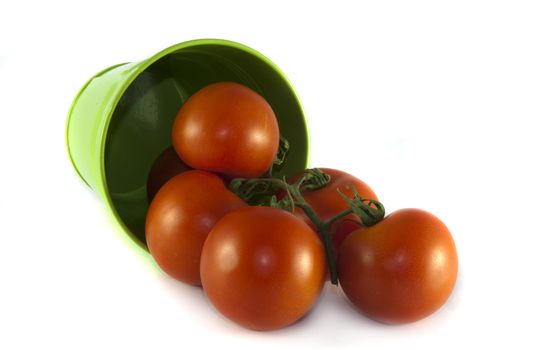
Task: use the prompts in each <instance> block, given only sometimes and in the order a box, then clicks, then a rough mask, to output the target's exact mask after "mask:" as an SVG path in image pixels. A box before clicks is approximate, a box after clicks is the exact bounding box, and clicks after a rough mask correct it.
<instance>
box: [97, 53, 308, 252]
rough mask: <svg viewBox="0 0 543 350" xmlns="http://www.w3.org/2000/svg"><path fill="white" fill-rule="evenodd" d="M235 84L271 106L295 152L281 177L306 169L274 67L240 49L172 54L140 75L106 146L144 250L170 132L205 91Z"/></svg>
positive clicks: (291, 104) (124, 216)
mask: <svg viewBox="0 0 543 350" xmlns="http://www.w3.org/2000/svg"><path fill="white" fill-rule="evenodd" d="M219 81H233V82H238V83H241V84H243V85H246V86H247V87H249V88H251V89H253V90H255V91H256V92H258V93H259V94H261V95H262V96H263V97H264V98H265V99H266V100H267V101H268V103H270V105H271V106H272V108H273V110H274V112H275V115H276V117H277V120H278V124H279V128H280V131H281V135H282V136H284V137H286V138H287V139H288V141H289V142H290V145H291V147H290V152H289V155H288V158H287V160H286V163H285V166H284V168H283V169H282V172H281V174H279V175H286V176H290V175H293V174H294V173H296V172H299V171H301V170H303V169H304V168H305V165H306V158H307V152H308V150H307V143H308V140H307V133H306V125H305V121H304V117H303V112H302V110H301V108H300V105H299V103H298V100H297V98H296V96H295V95H294V93H293V91H292V89H291V87H290V86H289V85H288V83H286V82H285V80H284V79H283V78H282V77H281V75H280V73H278V72H277V71H276V70H275V69H274V68H273V67H272V66H270V65H269V64H268V63H266V62H265V61H263V60H262V59H260V58H259V57H257V56H255V55H254V54H251V53H249V52H246V51H243V50H241V49H239V48H235V47H229V46H224V45H211V44H209V45H200V46H195V47H190V48H184V49H180V50H179V51H176V52H173V53H170V54H168V55H166V56H164V57H162V58H161V59H159V60H158V61H156V62H155V63H153V64H152V65H150V66H149V67H148V68H147V69H146V70H145V71H144V72H142V73H141V74H140V75H139V76H138V77H137V78H136V79H135V80H134V81H133V82H132V84H131V85H130V86H129V87H128V88H127V90H126V91H125V93H124V94H123V96H122V97H121V99H120V102H119V103H118V105H117V107H116V109H115V111H114V113H113V116H112V119H111V122H110V125H109V128H108V132H107V138H106V147H105V155H104V159H105V173H106V180H107V186H108V191H109V194H110V197H111V199H112V201H113V204H114V206H115V209H116V211H117V213H118V215H119V217H120V218H121V220H122V221H123V222H124V224H125V226H126V227H127V228H128V229H129V230H130V231H131V233H132V234H133V235H134V236H135V237H136V238H137V239H138V240H139V241H141V242H142V243H144V244H145V216H146V213H147V209H148V200H147V192H146V182H147V176H148V174H149V171H150V169H151V166H152V165H153V163H154V161H155V160H156V158H157V157H158V156H159V155H160V154H161V153H162V151H164V150H165V149H166V148H168V147H170V146H171V144H172V142H171V129H172V124H173V120H174V118H175V116H176V114H177V111H178V110H179V108H180V107H181V105H182V104H183V102H184V101H186V99H187V98H188V97H190V96H191V95H192V94H193V93H195V92H196V91H198V90H199V89H201V88H203V87H204V86H206V85H208V84H211V83H214V82H219Z"/></svg>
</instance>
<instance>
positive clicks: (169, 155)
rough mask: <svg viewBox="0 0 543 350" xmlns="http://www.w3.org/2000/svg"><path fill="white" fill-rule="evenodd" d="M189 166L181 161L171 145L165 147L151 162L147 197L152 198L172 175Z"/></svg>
mask: <svg viewBox="0 0 543 350" xmlns="http://www.w3.org/2000/svg"><path fill="white" fill-rule="evenodd" d="M190 169H191V168H190V167H189V166H188V165H186V164H185V163H183V161H182V160H181V158H179V156H178V155H177V153H175V150H174V149H173V147H169V148H167V149H166V150H165V151H164V152H162V153H161V154H160V156H158V158H157V159H156V160H155V162H154V163H153V166H152V167H151V171H150V172H149V176H148V177H147V199H148V200H149V202H151V201H152V200H153V198H154V197H155V195H156V193H157V192H158V190H159V189H160V188H161V187H162V186H163V185H164V184H165V183H166V182H167V181H168V180H169V179H171V178H172V177H174V176H175V175H177V174H180V173H182V172H184V171H187V170H190Z"/></svg>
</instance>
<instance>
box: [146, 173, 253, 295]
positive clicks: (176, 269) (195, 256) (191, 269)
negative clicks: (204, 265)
mask: <svg viewBox="0 0 543 350" xmlns="http://www.w3.org/2000/svg"><path fill="white" fill-rule="evenodd" d="M244 205H245V203H244V202H243V201H242V200H241V199H239V198H238V197H237V196H236V195H235V194H233V193H232V192H230V191H228V190H227V189H226V187H225V186H224V183H223V181H222V180H221V179H220V178H219V177H218V176H216V175H214V174H211V173H208V172H205V171H199V170H191V171H187V172H184V173H182V174H180V175H177V176H175V177H174V178H172V179H171V180H169V181H168V182H166V184H165V185H164V186H162V188H161V189H160V190H159V191H158V193H157V194H156V196H155V198H154V199H153V201H152V202H151V206H150V207H149V211H148V212H147V222H146V225H145V235H146V239H147V246H148V247H149V251H150V252H151V255H152V256H153V258H154V259H155V261H156V262H157V264H158V265H159V266H160V268H161V269H162V270H164V272H166V273H167V274H168V275H170V276H172V277H173V278H175V279H178V280H180V281H182V282H185V283H189V284H194V285H200V284H201V282H200V255H201V252H202V246H203V245H204V241H205V239H206V237H207V234H208V233H209V231H210V230H211V228H212V227H213V225H215V223H216V222H217V221H218V220H219V219H220V218H221V217H222V216H224V215H225V214H226V213H228V212H230V211H232V210H234V209H237V208H240V207H242V206H244Z"/></svg>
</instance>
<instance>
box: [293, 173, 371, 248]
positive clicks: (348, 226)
mask: <svg viewBox="0 0 543 350" xmlns="http://www.w3.org/2000/svg"><path fill="white" fill-rule="evenodd" d="M321 170H322V171H323V172H324V173H326V174H328V175H330V182H329V183H328V184H327V185H326V186H324V187H323V188H320V189H318V190H315V191H306V192H303V193H302V196H303V197H304V199H305V201H306V202H307V203H308V204H309V205H311V207H312V208H313V209H314V210H315V212H316V213H317V214H318V215H319V217H320V218H321V220H323V221H328V220H330V219H331V218H332V217H333V216H334V215H336V214H337V213H339V212H341V211H343V210H345V209H348V208H349V205H348V204H347V202H345V200H344V199H343V198H342V197H341V195H340V194H339V193H338V192H337V189H338V188H339V190H340V191H341V192H343V193H344V194H345V195H347V196H349V197H352V191H351V190H350V189H349V186H354V187H355V188H356V190H357V191H358V193H359V194H360V196H361V197H362V198H365V199H375V200H378V199H377V195H375V193H374V192H373V190H372V189H371V188H370V187H369V186H368V185H367V184H366V183H365V182H363V181H361V180H359V179H357V178H356V177H354V176H352V175H350V174H348V173H345V172H343V171H340V170H336V169H328V168H321ZM299 177H300V175H297V176H295V177H293V178H292V179H290V180H289V182H290V183H293V182H295V181H296V180H297V179H298V178H299ZM295 215H296V216H297V217H299V218H300V219H302V220H304V221H305V222H306V223H307V224H309V225H310V226H311V227H312V228H313V229H314V230H316V228H315V225H313V223H312V222H311V220H310V219H309V218H308V217H307V216H306V215H305V213H304V212H303V211H302V210H301V209H300V208H296V211H295ZM346 219H351V220H356V221H360V220H359V219H358V217H357V216H356V215H354V214H351V215H348V216H346V217H345V218H344V219H342V220H340V221H337V222H336V223H335V224H334V225H333V226H332V230H331V232H332V234H333V239H332V242H333V245H334V251H335V252H337V251H338V250H339V246H340V245H341V242H343V240H344V239H345V237H347V236H348V235H349V234H350V233H351V232H353V231H354V230H356V229H359V228H360V226H359V225H357V224H354V223H352V222H349V221H347V220H346Z"/></svg>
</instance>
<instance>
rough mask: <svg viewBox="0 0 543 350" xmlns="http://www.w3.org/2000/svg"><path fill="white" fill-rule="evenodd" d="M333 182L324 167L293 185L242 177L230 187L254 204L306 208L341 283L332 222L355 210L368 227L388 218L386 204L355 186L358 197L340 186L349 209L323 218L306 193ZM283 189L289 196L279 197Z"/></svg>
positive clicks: (333, 277) (334, 280)
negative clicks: (363, 194)
mask: <svg viewBox="0 0 543 350" xmlns="http://www.w3.org/2000/svg"><path fill="white" fill-rule="evenodd" d="M329 182H330V176H329V175H327V174H326V173H324V172H322V171H321V170H320V169H307V170H305V171H304V173H303V175H302V176H301V177H300V178H299V179H298V180H297V181H296V182H295V183H293V184H289V183H288V182H287V181H286V179H277V178H273V177H263V178H253V179H243V178H238V179H234V180H232V181H231V182H230V190H231V191H232V192H234V193H236V194H237V195H238V196H239V197H240V198H242V199H243V200H245V201H246V202H248V203H251V204H253V205H255V204H258V205H268V206H272V207H276V208H281V209H285V210H289V211H291V212H294V208H295V207H299V208H300V209H302V210H303V211H304V213H305V214H306V215H307V217H308V218H309V219H310V220H311V221H312V222H313V224H314V225H315V227H316V228H317V232H318V234H319V235H320V237H321V240H322V242H323V244H324V248H325V252H326V258H327V260H328V268H329V270H330V281H331V283H332V284H335V285H337V283H338V282H337V269H336V259H335V256H334V250H333V248H332V233H331V228H332V225H333V224H334V223H335V222H336V221H339V220H341V219H342V218H344V217H346V216H347V215H350V214H353V213H354V214H355V215H356V216H358V217H359V218H360V220H361V221H362V223H363V224H364V225H365V226H371V225H374V224H376V223H377V222H379V221H380V220H381V219H382V218H383V217H384V213H385V209H384V206H383V205H382V204H381V203H380V202H378V201H376V200H373V199H363V198H361V197H360V195H359V194H358V192H357V191H356V189H355V188H354V187H351V191H352V192H353V195H354V198H349V197H347V196H346V195H345V194H343V193H341V192H340V191H339V189H338V192H339V193H340V195H341V196H342V197H343V199H344V200H345V201H346V202H347V203H348V204H349V208H348V209H346V210H344V211H342V212H339V213H337V214H336V215H335V216H334V217H332V218H331V219H330V220H328V221H323V220H321V218H320V217H319V215H318V214H317V213H316V212H315V210H314V209H313V208H312V207H311V205H309V204H308V203H307V202H306V201H305V199H304V197H303V195H302V193H303V192H305V191H311V190H317V189H319V188H322V187H324V186H326V185H327V184H328V183H329ZM279 189H281V190H283V191H284V192H285V196H284V198H283V199H281V200H277V197H276V196H275V194H276V193H277V191H278V190H279Z"/></svg>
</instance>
